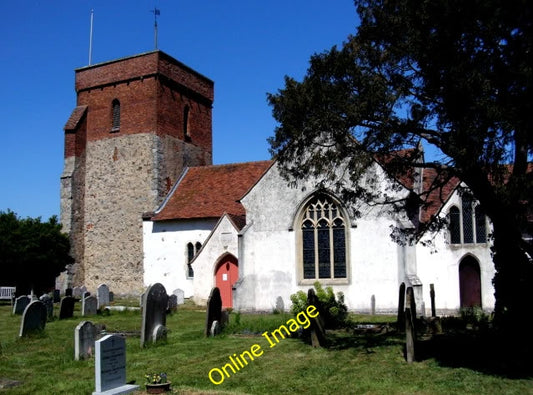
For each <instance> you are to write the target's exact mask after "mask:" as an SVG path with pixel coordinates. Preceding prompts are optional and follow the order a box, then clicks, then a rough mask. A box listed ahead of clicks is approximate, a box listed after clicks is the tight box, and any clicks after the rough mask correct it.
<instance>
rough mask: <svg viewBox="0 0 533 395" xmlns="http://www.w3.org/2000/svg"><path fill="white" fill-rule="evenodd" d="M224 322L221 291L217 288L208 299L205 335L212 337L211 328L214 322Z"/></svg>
mask: <svg viewBox="0 0 533 395" xmlns="http://www.w3.org/2000/svg"><path fill="white" fill-rule="evenodd" d="M221 320H222V298H221V297H220V290H219V289H218V287H215V288H213V289H212V290H211V294H210V295H209V298H208V299H207V315H206V323H205V335H206V336H210V335H211V327H212V325H213V322H214V321H218V322H220V321H221Z"/></svg>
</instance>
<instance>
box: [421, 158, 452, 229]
mask: <svg viewBox="0 0 533 395" xmlns="http://www.w3.org/2000/svg"><path fill="white" fill-rule="evenodd" d="M438 176H439V175H438V172H437V170H435V169H431V168H427V167H426V168H423V169H422V196H421V197H422V199H423V200H424V203H423V205H422V208H421V211H420V222H423V223H424V222H428V221H429V220H430V219H431V217H432V216H434V215H437V214H438V213H439V211H440V209H441V208H442V206H443V205H444V203H446V202H447V201H448V199H449V198H450V196H451V194H452V193H453V191H455V188H457V186H458V185H459V183H460V182H461V181H460V180H459V179H458V178H457V177H452V178H450V179H449V180H448V181H447V182H445V183H444V185H442V183H443V182H444V181H445V180H444V179H442V180H438V179H437V177H438Z"/></svg>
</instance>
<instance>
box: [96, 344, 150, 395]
mask: <svg viewBox="0 0 533 395" xmlns="http://www.w3.org/2000/svg"><path fill="white" fill-rule="evenodd" d="M95 350H96V353H95V356H96V357H95V364H94V370H95V386H96V391H95V392H93V395H97V394H103V393H105V394H127V393H129V392H132V391H135V390H137V389H138V388H139V386H138V385H132V384H126V340H125V339H124V338H123V337H122V336H117V335H106V336H104V337H102V338H101V339H100V340H97V341H96V342H95Z"/></svg>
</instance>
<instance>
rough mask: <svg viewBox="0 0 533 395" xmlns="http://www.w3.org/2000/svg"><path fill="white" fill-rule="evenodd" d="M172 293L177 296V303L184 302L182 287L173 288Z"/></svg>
mask: <svg viewBox="0 0 533 395" xmlns="http://www.w3.org/2000/svg"><path fill="white" fill-rule="evenodd" d="M172 294H173V295H176V297H177V298H178V305H180V304H183V303H185V292H184V291H183V290H182V289H179V288H178V289H175V290H174V292H172Z"/></svg>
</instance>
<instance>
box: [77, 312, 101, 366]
mask: <svg viewBox="0 0 533 395" xmlns="http://www.w3.org/2000/svg"><path fill="white" fill-rule="evenodd" d="M95 340H96V326H94V324H93V323H92V322H90V321H82V322H80V323H79V324H78V326H77V327H76V329H74V359H75V360H76V361H79V360H82V359H87V358H90V357H92V356H93V354H94V342H95Z"/></svg>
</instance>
